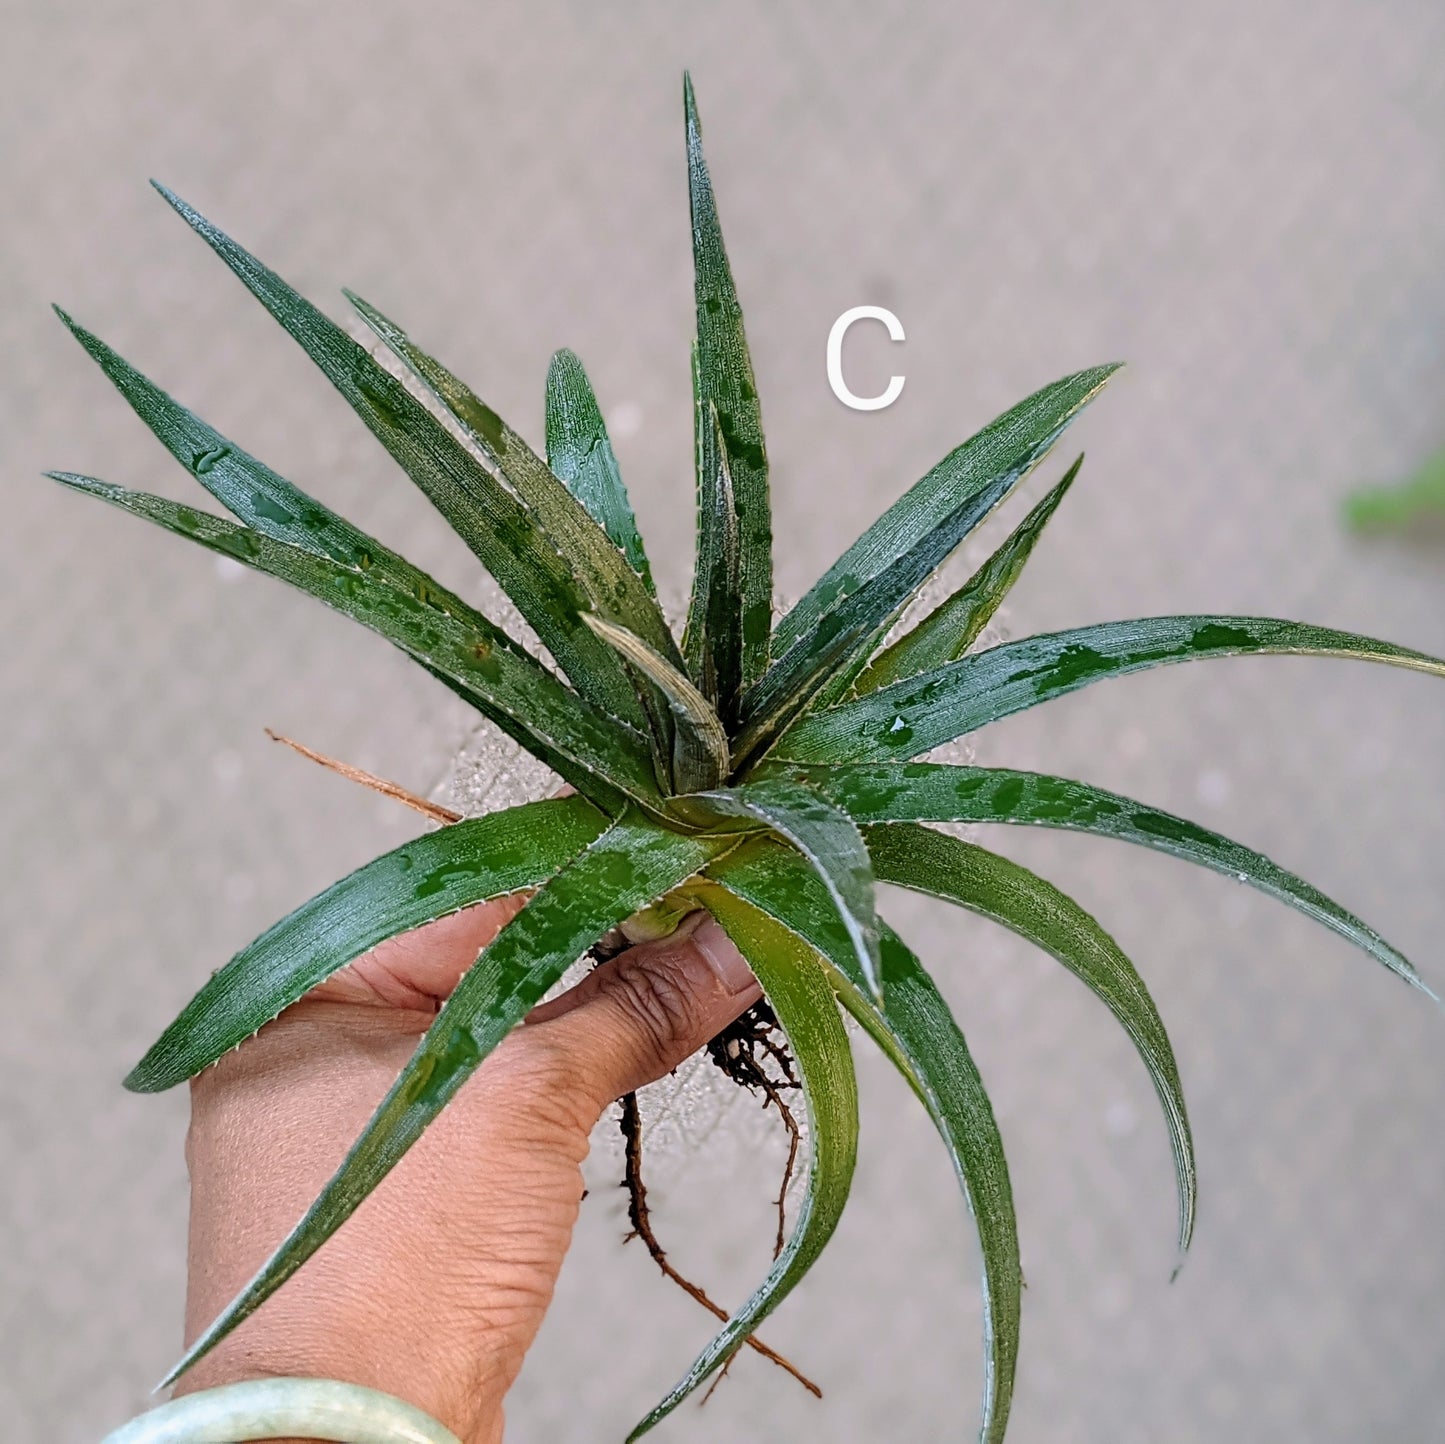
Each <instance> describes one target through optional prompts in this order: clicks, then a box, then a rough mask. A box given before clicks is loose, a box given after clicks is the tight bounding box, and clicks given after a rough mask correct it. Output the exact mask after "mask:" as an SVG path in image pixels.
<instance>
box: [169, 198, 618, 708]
mask: <svg viewBox="0 0 1445 1444" xmlns="http://www.w3.org/2000/svg"><path fill="white" fill-rule="evenodd" d="M156 189H157V190H158V191H159V192H160V194H161V195H162V196H164V197H165V199H166V200H167V202H169V204H170V205H171V206H172V207H173V208H174V209H175V211H176V212H177V213H178V214H179V215H180V216H181V217H182V218H183V219H184V220H185V221H186V223H187V224H188V225H190V227H191V228H192V229H193V230H194V231H195V232H196V233H197V234H198V235H199V236H200V237H201V238H202V239H203V240H204V241H205V242H206V243H207V244H208V245H209V246H210V247H211V249H212V250H214V251H215V252H216V254H217V255H218V256H220V258H221V259H222V260H223V261H225V263H226V264H227V265H228V266H229V267H230V268H231V270H232V271H233V272H234V273H235V274H236V276H237V277H238V278H239V279H240V281H241V282H242V284H243V285H244V286H245V287H246V289H247V290H248V291H250V292H251V294H252V295H253V296H255V297H256V299H257V300H258V301H260V302H261V304H262V305H263V306H264V307H265V308H266V309H267V311H269V312H270V313H271V315H272V316H273V317H274V318H275V319H276V320H277V321H278V322H279V323H280V325H281V326H282V328H283V329H284V330H285V331H286V333H287V334H288V335H289V336H290V337H291V338H292V339H293V340H294V341H296V343H297V344H298V345H299V346H300V347H301V349H302V350H303V351H305V353H306V354H307V355H308V356H309V357H310V358H311V359H312V361H314V362H315V363H316V365H317V366H318V367H319V368H320V370H321V372H322V374H323V375H325V377H326V378H327V380H329V381H330V382H331V384H332V385H333V386H335V387H336V389H337V390H338V391H339V392H340V393H341V395H342V396H343V397H344V398H345V400H346V402H347V404H348V405H349V406H350V407H351V409H352V410H353V411H355V412H356V414H357V415H358V416H359V417H360V418H361V420H362V421H363V422H364V423H365V425H366V427H367V429H368V430H369V431H370V432H371V434H372V435H373V436H375V437H376V439H377V440H378V441H380V442H381V444H382V445H383V446H384V447H385V448H386V449H387V451H388V452H389V453H390V454H391V456H392V458H393V459H394V460H395V461H396V463H397V464H398V465H399V466H400V467H401V469H402V470H403V471H404V472H405V473H406V474H407V476H409V477H410V478H411V480H412V481H413V482H415V483H416V485H417V486H418V487H420V488H421V490H422V491H423V492H424V493H425V494H426V496H427V497H428V498H429V499H430V501H431V502H432V504H433V505H434V506H436V508H437V509H438V510H439V511H440V512H441V513H442V515H443V516H444V517H445V518H446V519H447V521H448V522H449V523H450V524H451V526H452V527H453V528H454V529H455V531H456V532H457V534H458V535H459V536H460V537H461V538H462V540H463V541H464V542H466V544H467V545H468V546H469V547H470V548H471V550H472V552H473V553H474V554H475V555H476V557H477V559H478V560H479V561H480V562H481V563H482V565H483V566H484V567H486V569H487V570H488V571H489V572H490V573H491V574H492V576H493V578H495V580H496V582H497V585H498V586H500V587H501V588H502V590H503V591H504V592H505V593H506V594H507V596H508V597H510V598H511V600H512V602H513V604H514V605H515V606H516V608H517V610H518V611H519V612H520V613H521V614H522V616H523V617H525V618H526V620H527V623H528V625H529V626H531V628H532V630H533V631H535V632H536V634H537V636H538V638H539V639H540V640H541V642H542V645H543V646H545V647H546V648H547V650H548V651H549V652H551V654H552V656H553V657H554V658H555V659H556V661H557V665H558V666H559V667H561V668H562V670H563V671H564V672H565V673H566V674H567V676H568V677H569V678H570V679H571V681H572V684H573V685H574V686H575V687H576V688H577V690H578V691H579V692H580V693H581V694H582V695H583V696H584V697H586V698H587V699H588V700H589V701H591V702H593V703H595V704H596V705H597V706H599V707H601V708H602V709H603V710H604V711H607V712H611V713H612V714H613V715H614V716H617V717H620V718H623V719H624V720H626V721H628V722H631V723H634V724H637V725H642V724H643V723H644V721H645V716H644V712H643V709H642V706H641V704H640V702H639V701H638V698H637V694H636V692H635V690H634V689H633V686H632V683H631V680H630V679H629V677H628V675H627V672H626V669H625V668H624V667H623V666H622V664H621V661H620V659H619V658H618V657H617V654H616V653H615V652H613V651H612V649H611V648H609V647H607V646H605V645H604V644H603V643H602V642H601V641H600V640H599V639H598V638H597V637H595V636H593V635H592V633H591V632H590V631H588V629H587V628H586V627H585V626H583V625H582V623H581V621H580V620H579V614H580V613H581V612H583V611H585V610H587V598H586V596H585V595H584V593H583V591H582V588H581V586H580V584H579V582H578V580H577V578H576V576H575V575H574V574H573V571H572V567H571V563H570V561H569V559H567V558H566V557H564V556H562V555H561V554H560V553H559V552H558V551H557V549H556V548H555V547H554V546H553V545H551V543H550V541H549V540H548V537H547V535H546V533H545V531H544V529H543V528H542V526H541V525H540V524H539V522H538V521H537V519H536V518H535V517H534V516H533V515H532V514H531V513H530V512H529V511H528V509H527V508H526V507H525V506H524V505H523V504H522V503H521V502H520V501H519V500H518V499H517V498H516V497H515V496H513V495H512V493H511V492H509V491H508V490H507V488H506V487H504V486H503V485H502V484H501V483H500V482H499V481H498V480H497V479H496V478H495V477H493V476H492V475H490V473H488V471H487V469H486V468H485V467H484V466H482V465H481V463H480V462H478V461H477V460H476V458H475V457H473V456H472V455H471V454H470V453H469V452H468V451H467V449H466V448H465V447H464V446H463V445H462V443H461V442H460V441H458V440H457V438H456V437H454V436H453V435H451V433H450V432H448V431H447V430H446V428H445V427H444V426H443V425H442V424H441V423H440V422H439V421H438V420H437V419H436V417H434V416H433V415H432V414H431V413H430V412H429V411H428V410H427V409H426V407H425V406H423V405H422V404H421V402H420V401H418V400H417V399H416V398H415V397H414V396H412V395H411V394H410V392H408V391H407V389H406V387H405V385H403V384H402V382H401V381H400V380H398V379H397V377H395V376H393V375H391V373H390V372H388V371H386V370H384V369H383V368H382V367H381V366H380V365H378V364H377V362H376V360H375V359H374V358H373V357H372V356H371V355H370V354H369V353H368V351H367V350H366V348H365V347H364V346H362V345H360V344H359V343H358V342H356V341H354V340H352V338H351V337H350V336H348V335H347V334H346V333H345V332H344V331H343V330H342V329H341V328H340V327H339V326H337V325H336V323H335V322H334V321H332V320H331V319H330V318H329V317H327V316H325V315H323V314H322V313H321V311H319V310H318V309H317V308H316V307H315V306H313V305H312V304H311V302H309V301H307V300H306V299H305V298H304V297H303V296H301V295H299V294H298V293H297V292H296V291H295V290H293V289H292V288H291V287H290V286H288V285H287V284H286V282H285V281H283V280H282V279H281V277H280V276H278V275H276V273H275V272H274V271H271V270H269V269H268V268H267V267H266V266H263V265H262V264H261V262H260V261H258V260H257V259H256V258H255V257H254V256H252V255H250V254H249V253H248V252H247V251H245V250H244V249H242V247H240V246H238V245H237V244H236V243H235V242H234V241H233V240H232V239H231V238H230V237H229V236H227V235H226V234H225V233H224V232H223V231H221V230H219V229H218V228H217V227H216V226H213V225H212V224H211V223H210V222H209V221H208V220H206V219H205V217H204V216H202V215H201V214H200V213H199V212H197V211H195V210H193V209H192V208H191V207H190V206H188V205H187V204H186V203H185V202H184V201H183V200H182V199H181V198H180V197H179V196H178V195H176V194H175V193H174V192H173V191H170V190H168V189H166V187H165V186H162V185H156Z"/></svg>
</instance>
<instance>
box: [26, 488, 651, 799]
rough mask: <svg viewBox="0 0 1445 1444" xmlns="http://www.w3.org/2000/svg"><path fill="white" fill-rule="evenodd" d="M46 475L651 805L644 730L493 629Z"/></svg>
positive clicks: (153, 506)
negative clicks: (382, 643)
mask: <svg viewBox="0 0 1445 1444" xmlns="http://www.w3.org/2000/svg"><path fill="white" fill-rule="evenodd" d="M47 475H49V476H50V477H51V479H52V480H55V481H58V482H60V483H61V484H62V485H64V486H68V487H70V488H71V489H72V490H75V491H80V492H85V493H87V494H89V495H91V496H97V497H99V498H100V499H101V500H103V501H108V502H110V503H111V504H112V505H113V506H118V507H120V508H121V509H122V510H124V511H128V512H130V513H131V514H132V515H135V516H141V517H144V518H145V519H146V520H147V521H151V522H154V523H155V524H156V525H158V526H161V527H164V528H165V530H167V531H170V532H174V533H175V534H176V535H178V536H183V537H186V538H188V539H189V540H190V541H194V542H197V543H199V544H200V545H201V546H204V547H206V548H207V549H208V550H210V551H213V552H217V553H219V554H220V555H222V556H228V557H231V558H232V559H234V560H235V561H238V562H240V563H242V564H243V565H244V566H248V567H251V568H253V569H255V570H256V571H260V572H265V573H266V574H267V575H268V576H273V577H278V578H280V579H281V580H282V581H284V582H289V583H290V584H291V585H292V586H294V587H297V588H299V589H300V590H301V591H304V592H308V593H309V594H310V595H311V596H313V597H316V598H318V599H319V600H320V601H323V602H325V603H326V604H327V605H328V606H330V607H333V608H335V609H336V610H337V611H338V612H341V613H342V614H343V615H344V616H347V617H351V618H352V619H353V620H355V621H358V622H360V623H361V624H362V625H363V626H365V627H369V628H370V629H371V630H372V631H373V632H376V633H378V634H379V635H381V636H383V637H385V638H386V639H387V640H388V641H389V642H392V643H393V644H395V645H396V646H397V647H400V648H401V650H402V651H404V652H406V653H407V654H408V655H409V656H411V657H414V658H415V659H416V660H417V661H418V662H420V663H421V664H422V665H423V666H425V667H426V668H427V669H428V670H429V671H431V672H433V673H435V674H436V675H438V676H439V677H441V678H442V679H443V680H446V681H447V682H448V683H449V684H450V685H451V686H452V688H453V690H454V691H456V692H457V693H458V695H460V696H462V697H465V698H466V699H467V700H469V701H471V702H472V703H473V704H474V705H475V706H476V707H478V708H479V709H480V710H481V711H482V712H483V713H484V714H486V715H487V716H490V717H495V718H499V719H502V720H504V721H505V722H506V723H507V724H508V730H509V731H510V732H511V734H512V735H513V736H514V737H516V738H517V739H518V740H519V741H521V742H522V743H523V745H524V746H526V747H527V748H528V749H529V750H530V751H531V752H532V753H533V754H534V755H536V756H537V757H539V758H541V760H542V761H544V762H546V763H547V765H548V766H550V767H552V768H553V769H554V770H555V771H556V772H557V773H558V774H559V775H560V776H562V777H563V778H565V779H566V780H567V781H568V782H570V783H571V784H572V785H573V786H574V787H575V788H576V789H577V790H578V791H579V792H581V793H582V794H583V795H584V796H586V797H588V798H590V799H591V800H592V801H594V802H596V803H597V804H598V805H599V806H601V807H603V808H604V809H606V810H607V811H609V812H616V811H619V810H620V808H621V799H622V798H623V796H627V797H631V798H633V799H634V800H636V801H637V802H639V803H641V804H642V805H644V806H645V807H649V808H652V809H654V810H655V809H656V807H657V805H658V794H657V786H656V781H655V778H654V776H653V770H652V759H651V757H650V755H649V753H648V751H647V747H646V745H645V744H644V742H643V740H642V738H641V737H639V736H638V735H637V734H636V733H635V732H633V731H632V730H631V729H630V728H627V727H624V726H623V725H622V724H620V723H619V722H617V721H616V720H615V719H613V718H610V717H607V716H605V715H603V714H602V713H600V712H599V711H597V709H595V708H594V707H592V706H590V705H589V704H588V703H586V702H584V701H583V699H582V698H581V697H579V696H578V695H577V694H576V693H575V692H572V691H570V690H569V689H568V688H567V687H566V686H564V685H563V684H562V683H561V682H560V681H558V680H557V678H556V677H554V676H553V675H552V674H551V673H550V672H548V671H547V670H546V669H545V668H544V667H542V666H540V665H539V664H538V663H537V662H536V661H535V660H534V659H532V658H531V657H529V656H527V655H526V653H517V652H514V651H512V650H511V649H510V648H509V647H507V646H506V645H504V644H503V643H502V641H501V638H500V636H499V635H498V634H495V633H493V632H488V631H485V630H482V629H479V628H475V627H473V626H472V625H470V624H463V623H461V622H458V621H457V620H455V619H454V618H452V617H451V616H449V615H447V614H446V613H445V612H442V611H439V610H437V609H436V608H435V607H433V606H432V605H431V604H430V601H429V600H424V599H423V598H420V597H418V596H417V595H416V594H415V593H413V592H410V591H406V590H404V589H402V588H401V587H395V586H392V585H390V584H389V583H387V582H384V581H382V580H380V579H378V578H377V577H374V576H372V575H370V574H369V573H368V572H367V571H366V570H365V569H364V568H362V567H360V566H346V565H344V564H343V563H341V562H338V561H334V560H332V559H331V558H330V557H324V556H319V555H317V554H316V553H315V552H311V551H306V550H304V549H302V548H300V547H294V546H288V545H287V544H286V543H284V542H280V541H277V540H276V539H275V538H273V537H269V536H263V535H262V534H261V533H259V532H255V531H251V530H249V529H248V528H246V527H242V526H238V525H237V524H236V523H235V522H232V521H228V520H226V519H225V518H224V517H219V516H213V515H211V514H210V513H208V512H203V511H196V510H194V509H193V508H191V507H188V506H182V505H180V504H179V503H177V502H173V501H169V500H167V499H166V498H164V497H159V496H152V495H149V494H148V493H146V492H139V491H129V490H127V489H126V488H125V487H122V486H114V485H112V484H110V483H109V482H104V481H97V480H96V479H95V478H94V477H88V476H79V475H77V474H75V473H73V472H49V473H47ZM584 630H585V629H584Z"/></svg>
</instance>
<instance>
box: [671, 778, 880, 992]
mask: <svg viewBox="0 0 1445 1444" xmlns="http://www.w3.org/2000/svg"><path fill="white" fill-rule="evenodd" d="M685 807H686V815H687V816H688V817H690V818H695V817H698V816H702V817H707V816H714V817H724V818H727V817H737V818H746V819H750V820H752V821H755V822H760V823H762V824H763V825H764V826H766V827H768V828H770V829H771V830H772V831H773V832H775V833H777V834H778V836H779V837H783V838H786V839H787V841H788V842H790V843H792V845H793V846H794V847H796V848H797V849H798V851H799V852H800V853H802V855H803V856H804V857H805V858H807V860H808V862H809V863H810V864H811V866H812V867H813V869H814V871H815V872H816V873H817V874H818V876H819V877H820V878H821V879H822V881H823V885H824V886H825V887H826V888H827V890H828V893H829V895H830V896H831V897H832V899H833V903H834V906H835V907H836V908H837V910H838V916H839V918H840V919H841V921H842V923H843V926H844V928H845V929H846V930H847V933H848V936H849V937H850V938H851V939H852V942H853V950H854V952H855V953H856V955H857V958H858V967H859V970H860V971H861V973H862V975H863V976H864V977H865V978H867V979H868V984H869V986H870V987H871V988H872V989H873V992H874V994H875V995H877V994H878V992H879V987H880V984H879V980H878V919H877V916H876V915H875V913H874V911H873V869H872V865H871V864H870V863H869V861H868V849H867V847H866V846H865V844H864V841H863V836H862V834H861V833H860V832H859V831H858V828H857V826H856V825H855V824H854V822H853V820H852V819H851V818H850V817H849V816H848V814H847V813H846V812H844V811H842V809H841V808H838V807H835V806H834V805H833V804H832V803H831V802H829V801H827V799H826V798H824V797H823V796H822V795H821V794H820V793H817V792H814V791H813V790H812V789H811V788H809V787H804V786H802V785H800V784H799V783H796V782H793V781H790V780H789V779H788V778H786V777H769V778H765V779H762V780H760V781H757V782H749V783H744V784H743V785H742V786H740V787H729V788H725V789H722V790H720V791H717V792H702V793H698V794H697V795H696V796H695V797H690V798H687V799H686V800H685Z"/></svg>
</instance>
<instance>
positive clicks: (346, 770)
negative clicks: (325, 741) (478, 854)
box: [266, 727, 462, 823]
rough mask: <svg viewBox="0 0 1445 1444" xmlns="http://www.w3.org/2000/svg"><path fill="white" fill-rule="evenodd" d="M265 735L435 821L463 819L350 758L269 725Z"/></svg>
mask: <svg viewBox="0 0 1445 1444" xmlns="http://www.w3.org/2000/svg"><path fill="white" fill-rule="evenodd" d="M266 735H267V736H268V737H269V738H270V739H271V740H272V741H273V742H284V743H285V744H286V746H288V747H290V748H291V749H292V750H293V751H296V752H299V753H300V754H301V755H302V756H303V757H309V758H310V759H311V761H313V762H316V763H319V764H320V765H321V766H322V767H327V768H330V770H331V771H332V772H337V773H340V774H341V776H342V777H345V778H347V779H348V780H349V781H351V782H359V783H360V784H361V785H362V786H363V787H369V788H371V790H372V791H373V792H379V793H381V795H382V796H383V797H390V798H393V799H395V800H396V801H397V802H400V803H402V804H404V805H405V806H407V807H410V808H411V809H412V810H413V811H414V812H419V813H421V815H422V816H423V817H429V818H431V820H432V821H433V822H441V823H448V822H460V821H461V820H462V814H461V813H460V812H453V811H452V810H451V808H450V807H442V806H441V805H440V804H439V803H435V802H428V801H427V800H426V798H424V797H418V796H417V795H416V794H415V793H414V792H408V791H407V790H406V788H404V787H399V786H398V785H397V784H396V783H395V782H388V781H387V780H386V779H385V778H384V777H376V776H374V775H373V774H372V773H370V772H363V771H362V770H361V768H359V767H353V766H352V765H351V764H350V763H349V762H338V761H337V760H336V759H335V758H334V757H327V756H326V754H325V753H323V752H313V751H312V750H311V748H309V747H307V746H305V745H304V744H303V743H300V742H296V741H293V740H292V739H291V738H290V737H283V736H282V735H281V734H280V733H279V732H273V731H272V730H271V729H270V728H269V727H268V728H267V729H266Z"/></svg>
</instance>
